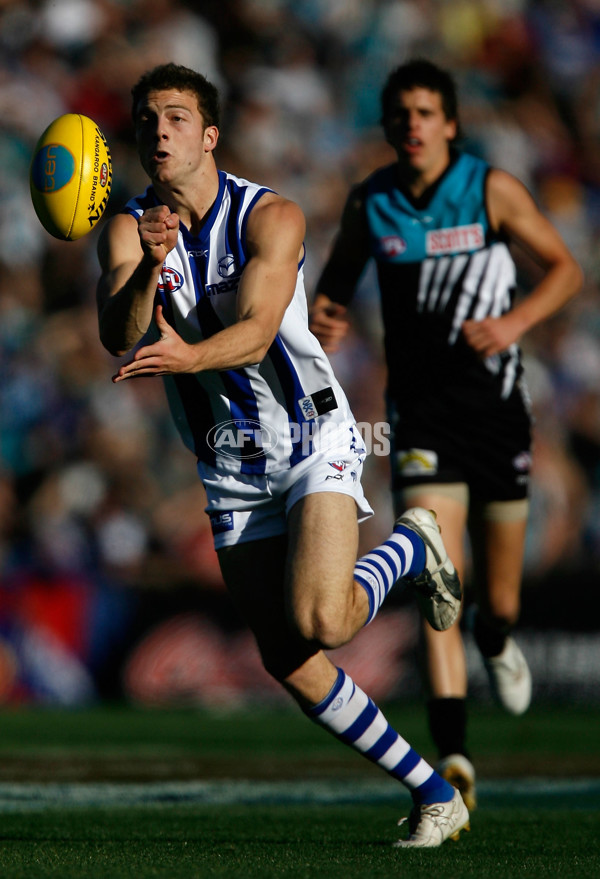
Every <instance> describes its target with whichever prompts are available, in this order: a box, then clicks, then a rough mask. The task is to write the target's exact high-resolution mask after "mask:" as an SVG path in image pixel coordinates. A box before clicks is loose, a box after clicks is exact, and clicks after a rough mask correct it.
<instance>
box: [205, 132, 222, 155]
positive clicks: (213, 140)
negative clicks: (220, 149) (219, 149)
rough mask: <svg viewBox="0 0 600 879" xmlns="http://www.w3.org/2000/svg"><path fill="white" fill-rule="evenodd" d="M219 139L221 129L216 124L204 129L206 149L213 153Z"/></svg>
mask: <svg viewBox="0 0 600 879" xmlns="http://www.w3.org/2000/svg"><path fill="white" fill-rule="evenodd" d="M218 140H219V129H218V128H217V126H216V125H207V126H206V128H205V129H204V149H205V151H206V152H207V153H211V152H212V151H213V150H214V148H215V147H216V145H217V141H218Z"/></svg>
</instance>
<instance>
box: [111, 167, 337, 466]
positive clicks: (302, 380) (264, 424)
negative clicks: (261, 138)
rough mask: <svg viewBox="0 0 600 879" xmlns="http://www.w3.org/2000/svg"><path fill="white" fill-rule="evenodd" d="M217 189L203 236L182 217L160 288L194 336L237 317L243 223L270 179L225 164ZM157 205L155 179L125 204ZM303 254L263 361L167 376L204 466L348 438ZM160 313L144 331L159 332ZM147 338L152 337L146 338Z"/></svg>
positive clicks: (278, 456)
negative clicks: (249, 176)
mask: <svg viewBox="0 0 600 879" xmlns="http://www.w3.org/2000/svg"><path fill="white" fill-rule="evenodd" d="M218 173H219V192H218V196H217V198H216V200H215V202H214V204H213V206H212V207H211V209H210V211H209V213H208V215H207V216H206V218H205V221H204V223H203V225H202V228H201V230H200V233H199V235H198V236H193V235H192V234H191V233H190V232H189V230H188V229H187V228H186V227H185V226H184V225H183V224H180V227H179V235H178V240H177V245H176V247H175V248H174V249H173V250H172V251H171V252H170V253H169V254H168V256H167V258H166V260H165V263H164V266H163V268H162V272H161V280H160V283H159V285H158V288H157V292H156V297H157V298H156V301H157V303H159V304H161V305H162V306H163V313H164V315H165V317H166V320H167V321H168V322H169V323H170V324H171V326H173V327H174V328H175V330H176V331H177V333H178V334H179V335H180V336H181V337H182V338H183V339H184V340H185V341H186V342H188V343H190V344H193V343H195V342H199V341H201V340H203V339H207V338H209V337H210V336H212V335H214V334H215V333H217V332H219V331H220V330H221V329H223V328H225V327H228V326H231V325H232V324H234V323H236V321H237V314H236V299H237V290H238V285H239V282H240V279H241V275H242V272H243V270H244V266H245V265H246V263H247V261H248V259H249V255H248V250H247V244H246V227H247V223H248V217H249V215H250V211H251V210H252V208H253V207H254V205H255V204H256V203H257V201H258V200H259V199H260V198H261V196H263V195H264V194H265V193H266V192H271V191H272V190H269V189H267V188H265V187H261V186H258V185H257V184H254V183H250V182H249V181H247V180H243V179H241V178H239V177H235V176H234V175H232V174H227V173H226V172H224V171H219V172H218ZM157 204H160V202H159V201H158V199H157V197H156V194H155V193H154V190H153V189H152V187H148V189H147V190H146V192H145V193H144V194H142V195H139V196H136V197H134V198H132V199H131V200H130V201H129V202H128V203H127V205H126V206H125V209H124V212H128V213H131V214H133V215H134V216H140V215H141V214H142V213H143V212H144V211H145V210H147V209H148V208H150V207H153V206H154V205H157ZM302 265H303V261H302V262H301V263H300V265H299V266H298V279H297V283H296V290H295V293H294V297H293V299H292V301H291V302H290V304H289V306H288V308H287V310H286V312H285V315H284V317H283V320H282V322H281V326H280V328H279V332H278V333H277V336H276V337H275V339H274V341H273V343H272V344H271V347H270V348H269V351H268V353H267V355H266V356H265V358H264V359H263V361H262V362H261V363H259V364H256V365H251V366H246V367H240V368H238V369H227V370H220V371H217V370H208V371H205V372H198V373H195V374H178V375H168V376H163V379H164V381H165V387H166V391H167V397H168V401H169V405H170V408H171V412H172V415H173V417H174V420H175V424H176V425H177V428H178V430H179V432H180V434H181V436H182V439H183V441H184V443H185V444H186V446H188V448H190V449H191V450H192V451H193V452H194V453H195V454H196V456H197V458H198V469H199V473H200V476H202V475H203V472H204V471H203V465H208V466H209V467H210V468H213V469H216V470H217V471H223V472H226V473H238V474H240V473H241V474H248V475H252V474H265V473H270V472H275V471H279V470H283V469H286V468H289V467H292V466H294V465H296V464H298V463H299V462H300V461H302V460H304V459H305V458H306V457H308V456H309V455H310V454H312V453H313V452H316V451H321V450H326V449H327V448H331V447H334V446H336V445H338V444H339V440H340V438H342V437H343V438H344V439H345V438H346V436H347V435H348V434H347V432H348V429H349V427H350V425H351V424H353V423H354V419H353V416H352V413H351V411H350V408H349V405H348V402H347V400H346V397H345V395H344V393H343V391H342V389H341V387H340V385H339V384H338V382H337V380H336V379H335V376H334V374H333V370H332V368H331V365H330V363H329V360H328V359H327V357H326V356H325V355H324V353H323V350H322V348H321V346H320V344H319V342H318V341H317V339H316V338H315V336H313V334H312V333H311V332H310V331H309V329H308V319H307V302H306V295H305V291H304V281H303V270H302ZM157 333H158V331H157V329H156V327H155V326H154V322H153V324H152V326H151V328H150V330H149V334H148V336H149V337H150V338H153V339H156V338H158V335H157ZM146 341H147V339H146Z"/></svg>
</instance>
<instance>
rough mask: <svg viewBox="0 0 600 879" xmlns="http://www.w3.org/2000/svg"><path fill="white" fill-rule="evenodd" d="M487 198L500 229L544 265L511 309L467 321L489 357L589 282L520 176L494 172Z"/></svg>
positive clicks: (474, 343) (471, 340)
mask: <svg viewBox="0 0 600 879" xmlns="http://www.w3.org/2000/svg"><path fill="white" fill-rule="evenodd" d="M487 199H488V210H489V213H490V219H491V221H492V225H493V226H494V228H495V229H497V230H499V231H503V232H505V233H506V234H507V235H508V236H509V238H512V239H515V240H516V241H518V242H519V243H520V244H521V245H523V247H524V248H525V249H526V250H527V251H529V252H530V253H531V255H532V256H533V258H534V259H535V260H536V261H537V262H538V263H539V264H540V265H541V266H542V268H543V269H544V277H543V278H542V280H541V282H540V283H539V284H538V285H537V286H536V287H535V289H534V290H532V292H531V293H530V294H529V295H528V296H527V297H525V298H524V299H523V300H522V301H520V302H519V303H518V304H517V305H516V306H515V307H514V308H513V309H512V310H511V311H509V312H508V313H507V314H504V315H502V316H501V317H495V318H494V317H487V318H485V319H484V320H481V321H475V320H468V321H465V322H464V323H463V326H462V330H463V334H464V337H465V339H466V341H467V342H468V344H469V345H470V346H471V347H472V348H473V349H474V350H475V351H477V353H478V354H480V355H481V356H483V357H490V356H492V355H494V354H498V353H500V352H501V351H504V350H506V348H508V347H509V345H511V344H512V343H513V342H516V341H518V340H519V339H520V338H521V336H522V335H523V334H524V333H526V332H527V331H528V330H530V329H531V328H532V327H534V326H535V325H536V324H539V323H541V322H542V321H544V320H546V318H548V317H550V316H551V315H552V314H554V313H555V312H557V311H559V310H560V309H561V308H562V307H563V306H564V305H565V304H566V303H567V302H568V301H569V300H570V299H571V298H572V297H573V296H575V294H576V293H577V292H578V290H579V289H580V287H581V284H582V281H583V275H582V272H581V269H580V267H579V265H578V264H577V262H576V261H575V259H574V258H573V256H572V254H571V252H570V251H569V249H568V248H567V246H566V244H565V243H564V241H563V240H562V238H561V236H560V235H559V233H558V232H557V230H556V229H555V228H554V226H553V225H552V223H551V222H550V221H549V220H548V219H547V218H546V217H545V216H544V215H543V214H542V213H541V212H540V211H539V210H538V208H537V206H536V204H535V202H534V200H533V199H532V197H531V196H530V194H529V192H528V191H527V189H526V188H525V186H523V184H522V183H520V182H519V181H518V180H517V179H516V178H515V177H513V176H512V175H511V174H508V173H506V172H505V171H500V170H498V169H494V170H493V171H491V172H490V174H489V176H488V188H487Z"/></svg>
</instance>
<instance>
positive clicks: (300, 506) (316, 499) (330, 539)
mask: <svg viewBox="0 0 600 879" xmlns="http://www.w3.org/2000/svg"><path fill="white" fill-rule="evenodd" d="M288 540H289V550H288V562H287V571H286V584H287V590H288V596H289V600H290V604H291V608H292V611H293V613H294V615H295V616H296V617H298V614H300V615H301V614H302V612H303V610H306V609H307V608H310V607H315V606H316V605H321V606H322V605H327V606H328V607H329V608H330V609H332V610H334V609H335V607H336V606H338V607H339V608H340V610H341V609H342V608H345V607H346V606H347V603H348V600H349V596H350V594H351V593H352V591H353V588H354V577H353V572H354V566H355V564H356V557H357V552H358V521H357V507H356V502H355V500H354V498H352V497H351V496H350V495H347V494H342V493H338V492H333V491H323V492H315V493H312V494H308V495H305V496H304V497H303V498H300V500H298V501H297V502H296V503H295V504H294V506H293V507H292V509H291V510H290V512H289V516H288Z"/></svg>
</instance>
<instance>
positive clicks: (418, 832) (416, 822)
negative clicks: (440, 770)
mask: <svg viewBox="0 0 600 879" xmlns="http://www.w3.org/2000/svg"><path fill="white" fill-rule="evenodd" d="M405 821H408V837H407V838H406V839H399V840H398V842H395V843H394V848H436V847H437V846H438V845H441V844H442V843H443V842H444V841H445V840H446V839H452V840H454V841H455V842H456V841H457V840H458V838H459V836H460V832H461V830H470V829H471V827H470V825H469V812H468V810H467V807H466V806H465V804H464V803H463V800H462V797H461V795H460V791H458V790H457V791H455V792H454V796H453V798H452V799H451V800H449V802H447V803H432V804H430V805H428V806H413V808H412V809H411V812H410V815H409V816H408V818H401V819H400V821H398V824H404V822H405Z"/></svg>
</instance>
